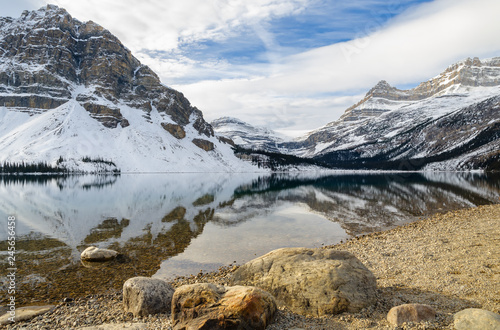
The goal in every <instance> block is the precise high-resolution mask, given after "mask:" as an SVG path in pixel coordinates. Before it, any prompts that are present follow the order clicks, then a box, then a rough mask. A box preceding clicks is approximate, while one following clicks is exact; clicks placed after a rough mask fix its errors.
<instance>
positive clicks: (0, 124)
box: [0, 5, 253, 172]
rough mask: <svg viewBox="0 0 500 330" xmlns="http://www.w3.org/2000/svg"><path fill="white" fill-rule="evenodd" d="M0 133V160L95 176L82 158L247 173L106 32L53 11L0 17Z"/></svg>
mask: <svg viewBox="0 0 500 330" xmlns="http://www.w3.org/2000/svg"><path fill="white" fill-rule="evenodd" d="M0 128H1V130H0V150H1V153H0V162H5V161H9V162H21V161H25V162H38V161H46V162H49V163H51V164H52V165H55V164H59V165H62V166H65V167H66V168H69V169H71V170H76V171H96V170H102V169H103V168H102V164H97V165H96V164H95V163H93V162H84V161H82V159H85V158H87V159H96V158H99V159H105V160H109V161H110V162H113V163H115V164H116V167H118V168H119V169H121V170H122V171H126V172H141V171H142V172H144V171H145V172H173V171H182V172H189V171H245V170H253V167H251V166H250V165H249V164H247V163H244V162H242V161H241V160H239V159H237V158H236V157H235V156H234V155H233V153H232V151H231V149H230V146H229V145H227V144H225V143H222V142H220V140H219V139H218V138H217V137H216V136H215V134H214V132H213V129H212V127H211V126H210V124H208V123H207V122H205V120H204V119H203V115H202V113H201V111H199V110H198V109H196V108H195V107H193V106H191V105H190V103H189V101H188V100H187V99H186V98H185V97H184V96H183V95H182V94H181V93H179V92H177V91H175V90H173V89H171V88H168V87H166V86H164V85H162V84H161V82H160V80H159V78H158V76H157V75H156V74H155V73H154V72H153V71H151V70H150V69H149V68H148V67H146V66H144V65H142V64H141V63H140V62H139V61H138V60H137V59H136V58H135V57H133V55H132V54H131V53H130V51H129V50H128V49H127V48H126V47H124V46H123V45H122V44H121V43H120V41H119V40H118V39H117V38H116V37H114V36H113V35H112V34H111V33H110V32H109V31H107V30H105V29H104V28H102V27H101V26H99V25H97V24H95V23H94V22H91V21H89V22H86V23H82V22H80V21H78V20H76V19H73V18H72V17H71V16H70V15H69V14H68V13H67V12H66V11H65V10H64V9H61V8H59V7H57V6H53V5H48V6H47V7H45V8H42V9H40V10H38V11H33V12H28V11H25V12H24V13H23V14H22V15H21V17H20V18H18V19H12V18H0ZM61 157H62V158H63V162H62V163H61V162H57V160H58V159H60V158H61ZM96 166H97V167H96Z"/></svg>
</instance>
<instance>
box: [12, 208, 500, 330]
mask: <svg viewBox="0 0 500 330" xmlns="http://www.w3.org/2000/svg"><path fill="white" fill-rule="evenodd" d="M326 248H334V249H338V250H346V251H349V252H352V253H353V254H354V255H356V256H357V257H358V258H359V259H360V260H361V261H362V262H363V263H364V264H365V265H366V266H367V267H368V268H369V269H370V270H371V271H372V272H373V273H374V274H375V276H376V277H377V283H378V292H377V295H378V301H377V303H376V304H375V305H374V306H371V307H369V308H367V309H365V310H363V311H361V312H360V313H357V314H341V315H336V316H332V317H322V318H307V317H303V316H300V315H296V314H293V313H290V312H288V311H287V310H281V309H280V310H279V311H278V313H277V315H276V317H275V319H274V322H273V324H271V325H270V326H269V327H268V329H318V330H319V329H453V314H454V313H456V312H458V311H460V310H462V309H465V308H470V307H475V308H483V309H486V310H489V311H492V312H495V313H500V205H489V206H481V207H477V208H472V209H466V210H460V211H453V212H449V213H445V214H437V215H435V216H433V217H431V218H429V219H425V220H422V221H419V222H415V223H412V224H408V225H405V226H402V227H398V228H396V229H393V230H389V231H385V232H379V233H373V234H370V235H366V236H363V237H358V238H355V239H352V240H349V241H348V242H345V243H342V244H337V245H333V246H330V247H326ZM235 268H236V267H224V268H222V269H221V270H220V271H219V272H216V273H209V274H198V275H193V276H189V277H185V278H180V279H177V280H176V282H174V286H178V285H181V284H185V283H194V282H212V283H219V284H227V282H228V277H229V276H231V273H232V271H233V270H234V269H235ZM121 299H122V298H121V293H120V292H117V293H115V294H107V295H93V296H88V297H85V298H81V299H77V300H75V301H71V302H66V303H62V304H61V305H59V306H57V307H56V308H55V309H54V311H52V312H49V313H47V314H44V315H42V316H38V317H36V318H35V319H33V320H32V321H31V322H17V323H15V324H13V325H9V326H8V327H7V328H10V329H56V328H57V329H65V328H66V329H69V328H71V329H74V328H78V327H81V326H89V325H98V324H102V323H117V322H145V323H146V324H147V328H149V329H169V328H170V320H169V317H170V315H168V314H165V315H156V316H152V317H149V318H144V319H134V318H133V317H132V316H131V314H129V315H126V314H124V313H123V311H122V309H121V308H122V305H121ZM405 303H424V304H428V305H431V306H433V307H434V308H435V309H436V311H437V317H436V320H435V321H433V322H425V323H419V324H404V325H403V326H401V327H399V328H397V327H396V328H395V327H392V326H391V325H390V324H389V323H388V322H387V321H386V315H387V312H388V311H389V309H390V308H391V307H393V306H397V305H400V304H405Z"/></svg>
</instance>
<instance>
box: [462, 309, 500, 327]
mask: <svg viewBox="0 0 500 330" xmlns="http://www.w3.org/2000/svg"><path fill="white" fill-rule="evenodd" d="M453 319H454V322H453V325H454V326H455V329H456V330H500V315H498V314H496V313H493V312H490V311H487V310H484V309H479V308H468V309H464V310H463V311H460V312H458V313H456V314H455V315H454V316H453Z"/></svg>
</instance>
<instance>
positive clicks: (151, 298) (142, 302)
mask: <svg viewBox="0 0 500 330" xmlns="http://www.w3.org/2000/svg"><path fill="white" fill-rule="evenodd" d="M173 294H174V288H173V287H172V285H170V284H169V283H167V282H165V281H162V280H159V279H154V278H149V277H142V276H140V277H133V278H129V279H128V280H127V281H125V283H123V309H124V311H125V313H128V312H130V313H132V314H134V316H148V315H150V314H160V313H168V312H170V308H171V304H172V296H173Z"/></svg>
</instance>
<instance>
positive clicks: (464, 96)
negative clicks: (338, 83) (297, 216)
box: [247, 57, 500, 170]
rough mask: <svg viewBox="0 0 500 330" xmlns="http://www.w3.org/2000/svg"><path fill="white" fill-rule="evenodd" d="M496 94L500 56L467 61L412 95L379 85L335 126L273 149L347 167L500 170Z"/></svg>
mask: <svg viewBox="0 0 500 330" xmlns="http://www.w3.org/2000/svg"><path fill="white" fill-rule="evenodd" d="M498 96H500V57H494V58H490V59H485V60H479V59H478V58H468V59H465V60H463V61H460V62H457V63H455V64H452V65H450V66H448V68H447V69H445V70H444V71H443V72H442V73H440V74H439V75H437V76H435V77H434V78H432V79H430V80H428V81H425V82H422V83H420V84H419V85H418V86H416V87H415V88H412V89H410V90H400V89H397V88H395V87H392V86H391V85H390V84H389V83H387V82H386V81H384V80H382V81H380V82H379V83H377V84H376V85H375V86H374V87H373V88H371V89H370V90H369V91H368V92H367V93H366V95H365V97H364V98H363V99H361V100H360V101H359V102H357V103H356V104H354V105H353V106H351V107H349V108H348V109H347V110H346V111H345V112H344V114H343V115H342V116H341V117H340V118H339V119H338V120H335V121H333V122H330V123H328V124H326V125H325V126H323V127H320V128H318V129H316V130H314V131H311V132H309V133H308V134H306V135H305V136H303V137H300V138H298V139H295V140H293V141H284V142H283V143H279V144H277V145H276V146H275V148H276V149H277V150H279V151H280V152H282V153H286V154H291V155H295V156H299V157H305V158H312V159H315V160H317V161H320V162H322V163H326V164H328V165H329V166H332V167H337V168H344V169H377V170H380V169H389V170H401V169H404V170H431V169H432V170H471V169H489V170H491V169H500V166H499V164H498V163H499V162H500V156H499V153H498V150H499V149H500V143H499V140H500V137H499V136H498V133H497V130H498V127H497V126H498V123H499V122H500V118H499V117H500V116H498V107H499V105H498ZM451 118H453V120H452V119H451ZM446 133H447V134H446ZM443 134H444V135H443ZM262 146H263V145H261V146H260V147H262ZM247 147H248V146H247ZM249 147H259V146H257V145H253V146H252V145H250V146H249ZM263 147H265V145H264V146H263Z"/></svg>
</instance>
